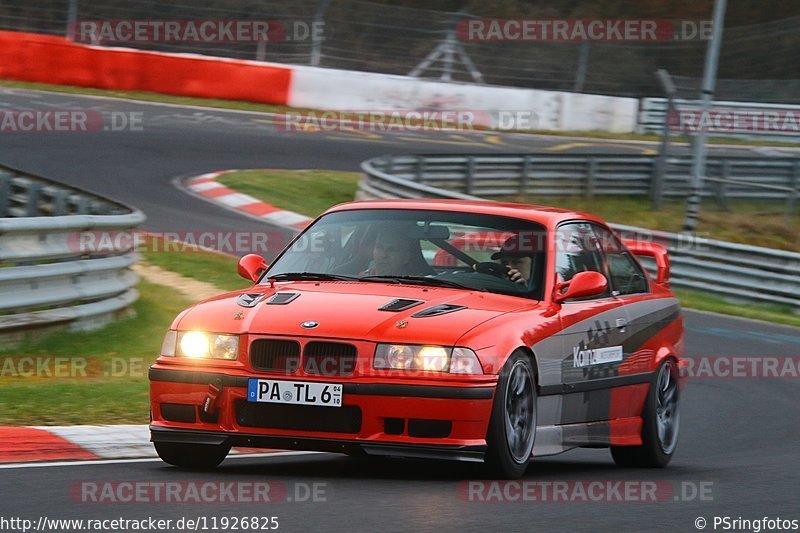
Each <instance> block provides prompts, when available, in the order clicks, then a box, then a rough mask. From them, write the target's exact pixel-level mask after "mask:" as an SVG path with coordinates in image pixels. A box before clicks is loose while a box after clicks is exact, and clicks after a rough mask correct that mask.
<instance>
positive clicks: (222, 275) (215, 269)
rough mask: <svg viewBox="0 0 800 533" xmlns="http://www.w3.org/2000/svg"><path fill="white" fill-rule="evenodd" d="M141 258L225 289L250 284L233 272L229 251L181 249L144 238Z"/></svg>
mask: <svg viewBox="0 0 800 533" xmlns="http://www.w3.org/2000/svg"><path fill="white" fill-rule="evenodd" d="M147 242H148V246H147V250H146V251H144V253H143V254H142V255H143V257H144V259H145V260H146V261H147V262H148V263H150V264H152V265H155V266H158V267H161V268H163V269H165V270H171V271H172V272H177V273H178V274H180V275H182V276H186V277H187V278H192V279H196V280H199V281H204V282H206V283H210V284H212V285H215V286H217V287H219V288H221V289H224V290H226V291H235V290H238V289H243V288H245V287H247V286H248V285H251V284H250V283H248V282H247V280H245V279H243V278H241V277H239V275H238V274H237V273H236V265H237V263H238V260H237V259H236V258H235V257H233V256H229V255H225V254H222V253H215V252H204V251H199V250H197V249H188V250H187V251H182V250H183V247H181V248H178V245H173V244H170V243H164V240H163V239H153V240H148V241H147Z"/></svg>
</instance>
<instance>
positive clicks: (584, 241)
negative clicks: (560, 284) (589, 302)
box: [555, 222, 610, 298]
mask: <svg viewBox="0 0 800 533" xmlns="http://www.w3.org/2000/svg"><path fill="white" fill-rule="evenodd" d="M555 245H556V273H557V274H558V277H559V281H569V280H571V279H572V278H573V276H575V274H577V273H578V272H584V271H594V272H600V273H601V274H603V275H605V273H606V272H605V266H604V265H603V254H602V251H601V248H600V243H599V242H598V240H597V236H596V235H595V233H594V231H593V229H592V226H591V225H590V224H585V223H577V222H576V223H570V224H564V225H562V226H559V227H558V229H557V230H556V235H555ZM609 294H610V292H609V293H606V294H604V295H603V296H608V295H609ZM595 298H596V297H595Z"/></svg>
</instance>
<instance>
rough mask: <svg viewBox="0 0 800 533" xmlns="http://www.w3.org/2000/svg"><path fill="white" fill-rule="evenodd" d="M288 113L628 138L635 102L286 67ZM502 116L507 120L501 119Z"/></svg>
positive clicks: (597, 96) (302, 67)
mask: <svg viewBox="0 0 800 533" xmlns="http://www.w3.org/2000/svg"><path fill="white" fill-rule="evenodd" d="M292 70H293V73H292V82H291V86H290V89H289V102H288V104H289V105H290V106H292V107H305V108H313V109H332V110H340V111H344V110H350V111H367V110H372V111H389V110H433V109H436V110H459V111H473V112H479V113H480V112H483V113H485V114H484V115H480V114H479V116H483V117H490V118H489V119H488V120H489V121H490V122H491V124H480V125H491V126H496V125H497V118H498V116H499V114H500V112H512V113H513V112H518V111H521V112H523V113H528V112H533V113H535V115H534V116H535V120H534V121H535V122H536V123H535V124H532V125H531V129H542V130H560V131H564V130H602V131H612V132H632V131H634V130H635V128H636V118H637V112H638V107H639V101H638V100H637V99H636V98H621V97H614V96H600V95H593V94H580V93H568V92H558V91H543V90H537V89H519V88H512V87H495V86H485V85H472V84H466V83H445V82H439V81H427V80H419V79H416V78H409V77H407V76H392V75H387V74H375V73H371V72H355V71H348V70H338V69H326V68H317V67H307V66H293V67H292ZM506 116H508V114H507V115H506Z"/></svg>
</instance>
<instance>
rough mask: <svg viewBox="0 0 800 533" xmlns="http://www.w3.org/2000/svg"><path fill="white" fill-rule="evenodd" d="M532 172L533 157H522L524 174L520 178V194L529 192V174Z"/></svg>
mask: <svg viewBox="0 0 800 533" xmlns="http://www.w3.org/2000/svg"><path fill="white" fill-rule="evenodd" d="M530 171H531V156H529V155H523V156H522V174H521V175H520V177H519V194H520V195H524V194H526V193H527V192H528V173H529V172H530Z"/></svg>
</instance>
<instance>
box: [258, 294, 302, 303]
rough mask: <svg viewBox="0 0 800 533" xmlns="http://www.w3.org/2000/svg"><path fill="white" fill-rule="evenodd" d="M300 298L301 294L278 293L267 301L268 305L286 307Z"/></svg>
mask: <svg viewBox="0 0 800 533" xmlns="http://www.w3.org/2000/svg"><path fill="white" fill-rule="evenodd" d="M298 296H300V293H299V292H278V293H275V294H273V295H272V296H271V297H270V298H269V299H268V300H267V301H266V304H267V305H286V304H288V303H289V302H291V301H292V300H294V299H295V298H297V297H298Z"/></svg>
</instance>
